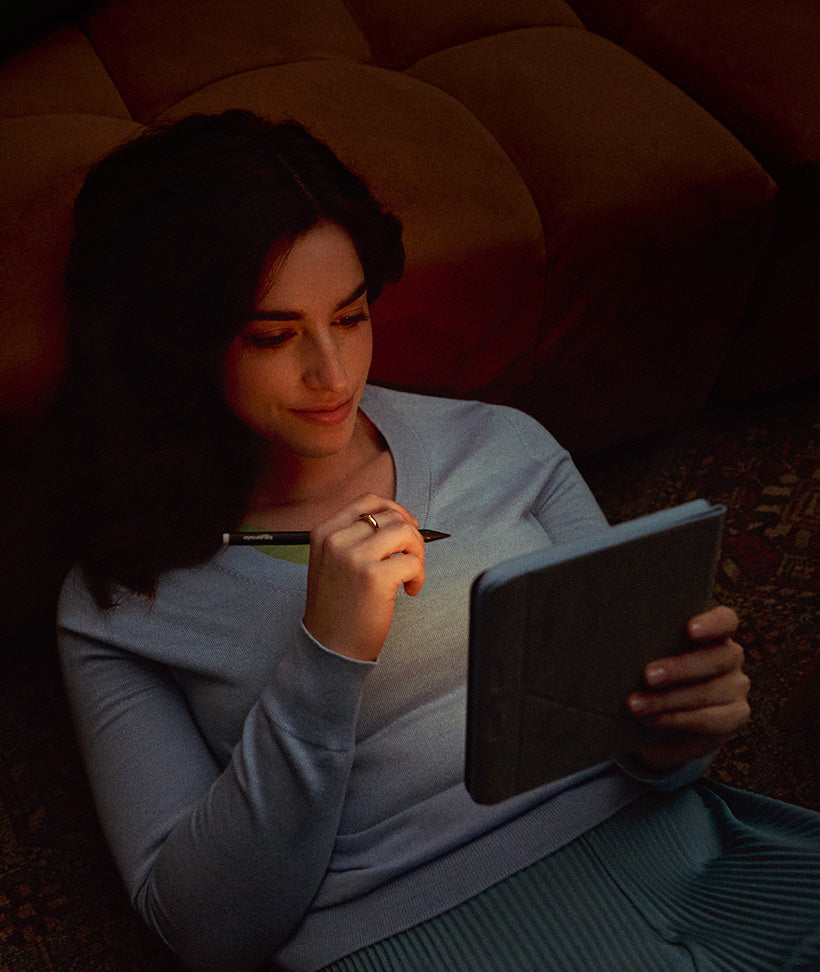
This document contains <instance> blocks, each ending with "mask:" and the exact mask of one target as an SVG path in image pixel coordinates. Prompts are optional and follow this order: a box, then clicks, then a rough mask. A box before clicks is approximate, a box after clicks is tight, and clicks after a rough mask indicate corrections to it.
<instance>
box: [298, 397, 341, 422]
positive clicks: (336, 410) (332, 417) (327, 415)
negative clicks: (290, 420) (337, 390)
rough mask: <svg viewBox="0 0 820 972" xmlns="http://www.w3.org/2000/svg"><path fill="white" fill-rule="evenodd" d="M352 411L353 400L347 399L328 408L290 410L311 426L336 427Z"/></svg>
mask: <svg viewBox="0 0 820 972" xmlns="http://www.w3.org/2000/svg"><path fill="white" fill-rule="evenodd" d="M352 409H353V399H352V398H348V399H347V401H345V402H342V403H341V404H340V405H333V406H331V407H330V408H311V409H299V408H292V409H291V412H292V413H293V414H294V415H296V416H297V417H298V418H300V419H302V420H303V421H305V422H310V423H311V424H312V425H338V424H339V423H340V422H344V421H345V419H346V418H347V417H348V416H349V415H350V413H351V411H352Z"/></svg>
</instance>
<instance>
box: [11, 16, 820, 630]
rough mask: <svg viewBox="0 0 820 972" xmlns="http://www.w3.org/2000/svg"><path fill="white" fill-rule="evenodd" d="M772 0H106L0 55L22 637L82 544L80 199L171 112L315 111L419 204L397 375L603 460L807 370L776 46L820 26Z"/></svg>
mask: <svg viewBox="0 0 820 972" xmlns="http://www.w3.org/2000/svg"><path fill="white" fill-rule="evenodd" d="M759 5H760V7H761V10H764V8H771V11H772V12H771V13H769V14H767V15H766V18H764V19H765V23H764V24H763V26H761V27H759V28H755V26H754V25H750V24H749V23H747V22H746V20H748V18H741V17H740V16H739V14H738V11H742V10H743V9H744V8H747V7H748V6H749V0H742V2H741V0H734V2H733V0H719V2H715V0H710V2H707V0H680V2H677V3H674V2H666V3H657V4H653V3H651V2H649V0H632V2H631V3H621V2H620V0H612V2H609V3H608V2H607V0H506V2H505V3H503V4H499V3H496V2H491V0H300V2H298V3H295V2H293V0H163V2H161V3H158V2H156V0H104V2H97V3H84V4H76V3H75V4H71V3H64V4H63V5H62V7H61V14H62V15H61V16H60V17H59V18H57V19H55V18H53V17H52V18H47V17H44V18H40V19H38V20H37V22H36V23H34V24H33V27H32V29H31V30H28V31H23V32H21V34H20V39H19V42H18V43H15V44H13V45H11V46H12V48H13V49H11V50H7V51H6V56H5V59H4V61H3V63H2V64H1V65H0V184H2V187H3V191H2V199H0V348H1V349H2V350H0V463H2V480H0V501H1V502H2V508H3V510H4V512H5V521H6V523H5V527H4V540H5V556H4V558H3V569H2V571H0V632H2V635H0V637H9V636H10V635H12V636H14V635H17V636H19V635H20V634H21V633H25V632H30V631H32V630H34V629H36V628H38V626H39V627H41V628H47V627H48V626H50V624H51V620H52V613H51V612H52V611H53V598H54V594H55V592H56V589H57V585H58V583H59V579H60V575H61V572H62V570H63V569H64V566H65V565H64V564H63V562H62V560H61V557H60V552H59V542H58V538H57V539H56V540H55V538H54V537H53V536H52V535H51V532H50V529H49V511H50V509H51V508H52V506H53V497H54V495H55V490H58V489H59V487H60V470H59V468H55V467H54V466H53V465H50V464H49V462H48V461H47V458H44V457H47V456H48V454H49V451H48V446H47V442H45V441H44V433H43V428H44V425H45V424H47V423H45V416H46V415H47V410H48V407H49V405H50V403H51V402H52V401H53V398H54V394H55V390H56V388H57V386H58V383H59V380H60V376H61V373H62V368H63V365H64V342H63V334H64V326H65V324H64V316H63V310H62V304H61V277H62V269H63V266H64V262H65V256H66V252H67V246H68V242H69V239H70V234H71V215H70V206H71V201H72V198H73V195H74V194H75V192H76V190H77V189H78V187H79V185H80V184H81V181H82V179H83V176H84V173H85V172H86V171H87V169H88V167H89V166H90V165H91V164H92V163H93V162H94V161H95V160H96V159H98V158H99V157H101V156H102V155H103V154H105V153H106V152H107V151H109V150H110V149H112V148H113V147H115V146H116V145H117V144H119V143H120V142H121V141H122V140H123V139H127V138H129V137H131V136H133V135H134V134H136V133H137V132H139V131H140V130H141V129H142V128H143V127H144V126H145V125H149V124H151V123H154V122H163V121H167V120H170V119H176V118H179V117H181V116H183V115H186V114H188V113H191V112H216V111H220V110H223V109H226V108H228V107H234V106H241V107H245V108H249V109H253V110H256V111H258V112H260V113H263V114H266V115H268V116H269V117H272V118H276V119H278V118H285V117H295V118H297V119H298V120H300V121H302V122H303V123H304V124H305V125H306V126H307V127H308V128H309V129H310V130H311V131H312V132H313V133H314V134H316V135H317V136H319V137H320V138H323V139H325V140H327V141H328V142H329V143H330V144H331V145H332V146H333V147H334V148H335V150H336V151H337V153H338V154H339V155H340V156H341V157H342V158H343V159H345V160H346V161H347V162H348V163H349V164H351V165H352V166H353V167H354V168H356V169H357V170H358V171H359V172H360V173H361V174H362V175H363V176H364V177H365V179H366V180H367V181H368V182H369V183H370V185H371V187H372V188H373V190H374V191H375V193H376V195H377V196H379V197H380V198H381V199H382V200H383V202H384V203H386V204H387V205H388V206H390V207H391V208H393V209H394V211H395V212H396V213H397V214H398V215H399V216H400V218H401V219H402V221H403V223H404V225H405V231H406V248H407V270H406V274H405V276H404V278H403V279H402V281H400V282H399V283H398V284H396V285H394V286H391V287H390V288H388V289H387V290H386V291H385V293H384V294H383V296H382V297H381V298H380V299H379V301H378V303H377V304H376V307H375V320H376V326H377V338H376V352H375V361H374V367H373V377H374V379H375V380H377V381H379V382H382V383H385V384H389V385H392V386H396V387H403V388H410V389H414V390H421V391H428V392H431V393H441V394H447V395H456V396H462V397H479V398H484V399H487V400H493V401H503V402H509V403H512V404H515V405H518V406H519V407H522V408H525V409H527V410H528V411H530V412H531V413H533V414H534V415H536V417H538V418H539V419H540V420H541V421H543V422H544V423H545V424H546V425H547V426H548V427H549V428H550V429H551V430H552V431H553V432H554V433H555V434H556V435H557V436H558V438H559V439H561V440H562V441H563V442H564V443H565V444H566V445H567V446H568V447H569V448H570V449H572V450H574V451H576V452H579V453H584V452H590V451H593V450H599V449H602V448H604V447H606V446H611V445H613V444H615V443H617V442H621V441H623V440H625V439H628V438H631V437H635V436H640V435H644V434H646V433H648V432H651V431H653V430H656V429H659V428H662V427H664V426H665V425H668V424H669V423H671V422H674V421H675V420H676V419H678V418H680V417H681V416H683V415H686V414H689V413H691V412H693V411H694V410H696V409H698V408H700V407H701V406H702V405H703V404H704V403H705V401H706V400H707V398H708V397H709V396H710V394H713V393H714V390H715V389H716V388H717V389H720V388H723V389H725V390H726V393H727V394H732V395H749V394H755V393H756V392H758V391H759V390H761V389H763V388H764V387H771V386H772V385H777V384H778V383H783V382H786V381H792V380H795V379H796V378H798V377H801V376H803V375H805V374H810V373H811V372H812V371H813V370H814V369H816V367H817V365H818V361H819V360H820V354H818V349H817V340H816V331H817V326H816V315H817V310H816V308H817V302H816V300H815V299H814V296H813V294H814V292H815V291H813V290H812V289H811V285H810V284H809V282H808V280H809V276H811V275H810V274H809V273H808V271H809V268H810V263H811V259H812V254H815V255H816V250H817V238H816V231H815V235H814V237H813V238H810V237H811V234H810V233H809V231H808V230H809V227H807V226H806V225H805V223H806V219H805V212H804V210H803V209H802V208H801V206H802V203H803V202H804V201H805V200H807V199H811V201H812V205H813V206H814V207H815V208H814V209H812V210H811V212H812V213H814V212H816V205H817V187H818V181H817V161H818V157H820V153H818V151H817V137H816V133H817V130H818V125H820V112H818V111H817V108H818V100H820V99H818V94H817V88H816V85H815V84H814V83H813V82H814V76H812V77H811V78H810V79H809V78H807V77H806V76H805V75H804V74H799V73H797V74H795V75H792V74H791V73H789V70H787V68H786V66H785V63H780V61H779V60H778V58H779V57H781V56H784V55H785V54H791V53H792V48H791V47H789V46H788V45H786V44H784V46H782V47H778V48H777V49H776V50H775V51H772V50H770V40H771V38H772V36H773V33H772V32H773V31H775V30H776V28H777V21H778V16H781V15H782V16H784V17H786V16H793V17H794V18H795V19H796V20H798V21H804V22H805V23H806V24H807V25H808V26H809V28H811V29H812V30H814V34H813V35H812V36H813V40H812V39H810V31H809V32H808V33H807V34H806V35H805V38H806V39H805V41H804V43H805V44H806V46H807V48H809V49H810V57H809V55H808V54H807V55H806V56H807V58H809V59H810V58H812V57H813V58H814V59H815V60H816V59H817V54H818V51H820V40H818V36H817V25H818V23H819V22H820V21H819V20H818V13H817V12H816V10H815V9H814V8H813V6H812V5H811V4H805V3H802V4H801V3H800V2H799V0H795V2H785V0H784V2H780V3H778V2H776V0H766V2H765V3H763V2H762V0H761V2H760V4H759ZM20 6H21V7H22V6H24V5H22V4H21V5H20ZM31 6H33V7H34V8H36V7H37V6H38V4H36V3H35V4H33V5H30V7H29V8H27V9H31ZM755 6H757V3H756V4H755ZM655 8H658V10H657V16H654V14H655ZM687 11H692V12H693V13H692V14H691V16H689V15H688V14H687ZM695 11H697V12H698V16H699V17H703V18H710V19H709V20H708V21H704V23H707V22H708V23H709V24H710V25H718V26H717V27H713V26H710V27H709V29H708V30H707V28H706V27H705V26H703V27H702V29H701V33H698V31H697V30H696V29H695V27H696V26H697V24H698V23H700V21H697V22H696V23H695V24H693V22H692V18H693V17H694V16H695V14H694V12H695ZM730 14H732V16H734V18H735V19H732V16H730ZM687 16H688V20H687ZM721 18H722V19H721ZM681 22H685V23H688V25H689V28H690V32H689V34H688V35H686V38H687V39H688V42H689V45H690V46H689V48H688V49H686V50H683V49H682V43H683V42H681V41H680V39H679V35H678V34H676V33H675V31H676V30H677V25H679V24H680V23H681ZM740 26H742V27H743V30H742V32H740V33H739V34H738V35H737V36H735V35H734V34H732V31H735V30H738V31H739V30H740ZM34 27H36V30H35V29H34ZM718 28H719V29H720V30H723V31H724V32H725V35H724V36H719V35H716V34H713V33H712V31H713V30H717V29H718ZM704 33H705V34H706V35H707V36H706V37H705V39H704V37H703V36H702V34H704ZM789 36H792V35H789ZM795 36H796V35H795ZM793 39H794V38H793ZM707 41H709V42H710V43H707ZM798 41H799V38H798ZM676 45H677V46H676ZM732 45H734V47H732ZM796 46H797V47H798V48H799V47H800V43H799V42H798V43H797V45H796ZM735 47H739V48H741V50H740V52H739V54H738V56H740V55H741V54H742V55H743V56H745V57H746V59H747V68H748V70H747V72H746V74H744V75H742V76H740V77H737V76H735V73H734V72H735V68H736V61H734V60H733V59H732V57H731V56H729V55H728V54H727V53H726V52H727V50H734V48H735ZM736 53H737V52H736ZM757 58H761V59H762V60H760V61H758V60H756V59H757ZM801 63H802V62H801ZM806 63H808V61H806ZM758 64H760V65H761V66H760V71H761V72H763V74H762V75H761V77H763V75H765V72H767V71H768V72H770V73H771V72H772V71H775V70H776V69H780V70H781V71H782V76H781V75H777V77H776V80H777V81H778V83H779V82H781V81H782V90H778V92H777V97H776V98H775V97H774V95H772V93H771V92H769V95H771V97H770V99H769V100H770V102H772V104H771V105H770V104H769V102H767V107H772V118H771V119H768V117H767V121H769V120H770V121H771V124H770V125H769V128H768V129H767V130H766V131H765V132H764V131H762V125H763V122H762V121H761V122H758V119H757V117H756V115H755V112H756V111H757V109H758V107H759V105H758V104H757V102H756V101H755V100H754V98H751V99H750V101H749V104H748V105H746V104H745V103H744V106H742V107H743V108H744V109H745V110H746V114H744V113H743V111H742V110H741V109H740V108H739V109H738V110H737V111H734V110H732V109H733V106H734V105H735V102H739V101H742V100H743V97H744V95H745V94H746V92H747V88H748V87H749V86H750V85H752V83H753V82H754V81H756V80H760V79H759V78H757V75H756V74H755V70H756V69H757V65H758ZM778 66H779V68H778ZM804 67H805V64H804ZM707 69H708V83H706V82H704V83H701V79H702V73H703V72H704V71H706V70H707ZM765 77H768V75H765ZM764 81H765V78H764ZM764 81H761V91H763V90H764V89H765V83H764ZM810 82H811V83H810ZM793 83H794V84H796V85H801V84H803V85H805V90H803V89H801V91H800V94H801V96H803V101H801V102H800V103H799V105H796V102H795V101H794V98H793V96H794V92H793V91H792V88H791V87H790V85H792V84H793ZM764 93H765V91H764ZM762 97H763V96H762V94H761V98H762ZM721 98H722V99H723V100H722V101H721ZM812 99H813V100H812ZM775 101H776V104H774V102H775ZM811 105H813V107H814V109H815V110H814V116H813V118H812V119H810V121H811V124H812V126H813V128H812V131H813V133H814V136H813V138H814V140H813V141H811V140H810V139H809V140H808V141H807V142H806V144H801V145H799V146H796V147H795V148H794V151H793V152H792V154H791V155H789V152H788V151H787V149H785V148H784V151H783V153H781V154H780V155H778V154H777V151H775V148H776V145H777V139H778V137H780V136H781V135H783V131H781V130H780V129H779V128H778V124H779V123H780V122H781V121H783V124H784V125H785V124H786V122H785V119H787V118H788V120H789V124H791V123H792V119H791V115H790V114H789V112H790V111H791V108H794V112H793V113H794V114H797V113H798V111H807V109H808V107H810V106H811ZM724 109H725V110H724ZM781 112H782V114H781ZM806 120H807V125H808V121H809V119H808V115H806ZM798 121H799V119H798V118H795V119H794V123H795V124H796V123H797V122H798ZM758 136H760V137H758ZM784 137H785V136H784ZM781 181H782V182H783V186H781V184H780V183H781ZM815 226H816V222H815ZM812 247H814V249H812ZM815 265H816V260H815ZM798 278H799V280H800V283H801V287H802V290H797V289H795V280H797V279H798ZM813 286H814V288H815V290H816V283H815V284H814V285H813ZM784 294H787V295H788V297H787V298H784ZM784 309H785V310H784ZM784 313H785V315H786V317H785V318H784ZM781 328H786V332H787V333H788V334H790V335H791V336H792V337H794V338H795V340H796V339H797V337H799V336H800V335H803V333H804V331H805V330H806V328H812V329H813V332H812V334H811V335H809V337H810V339H809V340H806V341H803V342H802V343H800V341H798V343H797V345H796V346H794V345H792V344H790V343H789V342H787V341H783V340H781V336H780V331H779V329H781ZM811 338H813V343H812V340H811ZM761 362H762V363H763V367H762V368H761Z"/></svg>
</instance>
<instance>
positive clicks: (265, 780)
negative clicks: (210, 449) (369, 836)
mask: <svg viewBox="0 0 820 972" xmlns="http://www.w3.org/2000/svg"><path fill="white" fill-rule="evenodd" d="M73 613H74V612H72V611H71V609H70V607H68V606H66V605H65V594H64V597H63V604H62V605H61V616H62V623H61V626H60V635H59V643H60V653H61V662H62V665H63V670H64V676H65V682H66V686H67V690H68V694H69V699H70V703H71V707H72V711H73V714H74V718H75V723H76V727H77V733H78V738H79V741H80V745H81V748H82V751H83V755H84V758H85V762H86V766H87V771H88V775H89V778H90V781H91V785H92V789H93V791H94V796H95V800H96V804H97V807H98V812H99V815H100V819H101V823H102V826H103V829H104V831H105V834H106V837H107V839H108V842H109V845H110V847H111V850H112V853H113V855H114V858H115V860H116V862H117V864H118V867H119V869H120V871H121V874H122V876H123V879H124V881H125V884H126V886H127V889H128V891H129V893H130V896H131V898H132V901H133V903H134V905H135V906H136V908H137V909H138V910H139V911H140V912H141V913H142V915H143V916H144V918H145V920H146V921H147V923H148V924H149V925H150V926H152V927H153V928H154V929H155V930H156V931H157V932H158V933H159V935H160V936H161V937H162V938H163V939H164V940H165V942H166V943H167V944H168V945H169V946H170V947H171V948H172V949H173V950H174V951H175V952H176V953H177V954H178V955H180V956H181V957H182V959H183V960H184V961H185V962H186V963H187V965H188V966H190V967H191V968H192V969H195V970H211V969H213V970H216V969H225V968H231V969H232V970H237V972H241V970H244V969H253V968H256V967H258V965H259V964H260V963H261V962H262V961H264V960H265V959H267V958H269V957H270V955H271V954H272V953H273V952H274V951H275V950H276V948H277V947H278V946H279V945H281V944H282V943H283V942H284V941H285V939H286V938H287V937H288V935H289V934H290V932H291V931H292V930H293V929H294V928H295V926H296V925H297V923H298V922H299V920H300V918H301V917H302V915H303V914H304V913H305V911H306V910H307V908H308V905H309V903H310V901H311V899H312V898H313V896H314V895H315V893H316V891H317V889H318V887H319V884H320V883H321V880H322V878H323V876H324V873H325V871H326V868H327V865H328V861H329V859H330V855H331V850H332V847H333V842H334V838H335V835H336V832H337V829H338V823H339V817H340V814H341V807H342V802H343V798H344V792H345V787H346V784H347V779H348V774H349V770H350V765H351V761H352V757H353V748H354V727H355V722H356V715H357V711H358V706H359V700H360V695H361V689H362V685H363V681H364V679H365V677H366V674H367V672H368V671H369V669H370V668H371V667H372V666H371V665H370V664H368V663H360V662H355V661H351V660H349V659H346V658H342V657H341V656H339V655H336V654H334V653H332V652H329V651H326V650H325V649H324V648H322V647H321V646H320V645H319V644H317V643H316V642H315V641H313V639H312V638H311V636H310V635H309V634H308V632H307V631H306V630H305V629H304V627H303V626H300V627H298V628H297V629H296V630H294V631H292V632H291V633H290V637H289V639H288V640H287V643H286V644H285V646H284V648H283V650H282V651H281V653H280V655H279V661H278V664H277V668H276V672H275V673H274V678H273V679H272V682H271V684H270V685H268V686H267V687H266V688H265V689H264V691H263V692H262V695H261V697H260V698H259V701H258V702H257V703H256V705H254V706H253V708H252V709H251V711H250V712H249V714H248V716H247V718H246V720H245V723H244V726H243V731H242V736H241V740H240V742H239V743H238V744H237V745H236V746H235V748H234V751H233V754H232V757H231V759H230V761H229V762H228V764H227V766H225V767H224V768H220V766H219V765H218V763H217V761H216V760H215V758H214V756H213V755H212V753H211V751H210V749H209V747H208V745H207V743H206V741H205V740H204V738H203V737H202V735H201V734H200V732H199V730H198V728H197V725H196V723H195V721H194V719H193V718H192V715H191V713H190V711H189V709H188V706H187V703H186V701H185V698H184V696H183V695H182V693H181V691H180V689H179V686H178V685H177V684H176V682H175V680H174V678H173V676H172V675H171V674H170V672H169V670H168V669H167V668H166V667H165V666H164V665H161V664H159V663H157V662H153V661H150V660H146V659H145V658H142V657H138V656H136V655H134V654H133V653H131V652H129V651H127V650H124V649H123V648H122V647H121V646H119V645H118V644H117V643H116V641H115V639H114V637H113V636H112V637H111V638H110V639H104V638H101V637H100V636H99V634H98V633H97V634H96V636H91V635H89V634H88V632H87V630H86V631H85V632H84V631H83V630H82V625H78V624H77V623H76V617H72V614H73ZM115 627H116V626H115V625H111V628H112V631H113V630H115ZM273 683H275V684H277V685H280V686H281V685H286V686H288V689H287V692H277V691H274V687H273Z"/></svg>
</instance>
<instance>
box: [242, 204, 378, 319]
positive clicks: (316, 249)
mask: <svg viewBox="0 0 820 972" xmlns="http://www.w3.org/2000/svg"><path fill="white" fill-rule="evenodd" d="M363 279H364V271H363V270H362V265H361V262H360V260H359V256H358V253H357V252H356V247H355V246H354V245H353V241H352V240H351V238H350V237H349V236H348V234H347V233H346V232H345V231H344V230H343V229H341V228H340V227H338V226H336V225H335V224H334V223H320V224H319V225H318V226H314V227H312V228H311V229H309V230H307V231H306V232H304V233H302V234H301V235H300V236H297V238H296V239H295V240H294V242H293V245H292V246H291V248H290V249H289V250H288V251H287V252H286V253H285V254H284V256H283V257H282V258H281V259H279V260H277V261H275V263H274V265H273V267H272V268H271V271H270V273H269V274H268V276H267V279H266V280H265V281H264V283H263V285H262V287H261V288H260V296H259V299H258V300H257V309H259V310H301V309H303V308H304V307H308V306H311V305H318V304H321V303H322V302H325V301H327V302H332V303H333V304H334V305H335V304H338V302H339V300H340V299H341V298H343V297H344V296H345V295H346V294H350V293H352V292H353V291H354V290H355V289H356V288H357V287H358V285H359V284H360V283H361V282H362V280H363Z"/></svg>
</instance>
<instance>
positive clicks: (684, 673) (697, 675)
mask: <svg viewBox="0 0 820 972" xmlns="http://www.w3.org/2000/svg"><path fill="white" fill-rule="evenodd" d="M743 661H744V652H743V648H742V647H741V645H739V644H738V643H737V642H736V641H733V640H731V639H729V640H726V641H721V642H720V643H718V644H715V645H712V646H711V647H703V648H698V649H696V650H695V651H687V652H684V654H682V655H673V656H670V657H669V658H660V659H658V660H657V661H652V662H650V663H649V664H648V665H647V666H646V668H645V669H644V678H645V680H646V684H647V685H649V686H650V687H652V688H656V687H658V686H663V685H673V684H675V683H677V682H695V681H702V680H704V679H709V678H715V677H717V676H719V675H723V674H725V673H726V672H730V671H732V670H735V669H738V670H739V669H740V668H741V667H742V665H743Z"/></svg>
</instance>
